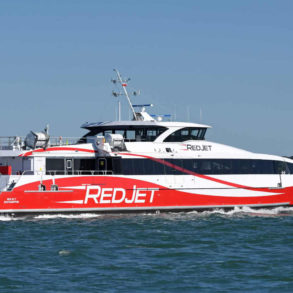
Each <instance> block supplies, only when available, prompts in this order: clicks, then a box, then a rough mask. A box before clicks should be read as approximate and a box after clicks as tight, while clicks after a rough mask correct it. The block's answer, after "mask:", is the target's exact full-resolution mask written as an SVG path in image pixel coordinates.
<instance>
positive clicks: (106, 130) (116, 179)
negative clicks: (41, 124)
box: [0, 70, 293, 215]
mask: <svg viewBox="0 0 293 293" xmlns="http://www.w3.org/2000/svg"><path fill="white" fill-rule="evenodd" d="M115 72H116V74H117V78H116V79H113V80H112V81H113V83H115V84H116V85H118V86H119V87H120V88H121V92H113V95H114V96H116V97H118V98H119V96H120V95H121V94H123V95H124V96H125V97H126V99H127V101H128V104H129V107H130V110H131V112H132V115H133V119H132V120H129V121H122V120H121V118H120V117H121V115H120V107H119V111H118V113H119V115H118V119H117V121H112V122H95V123H85V124H83V125H82V128H83V129H86V130H87V133H86V134H85V135H84V136H83V137H81V138H79V139H75V140H73V139H70V138H62V137H59V138H52V137H50V136H49V131H48V127H47V128H46V129H45V130H44V131H42V132H34V131H31V132H30V133H29V134H28V135H27V136H26V137H25V138H22V137H17V136H14V137H0V213H4V214H15V215H18V214H23V213H64V212H69V213H74V212H78V213H79V212H95V213H100V212H101V213H102V212H107V213H113V212H139V211H151V212H157V211H186V210H203V209H216V208H223V209H228V208H234V207H244V206H248V207H254V208H259V207H276V206H290V205H292V204H293V160H291V159H290V158H285V157H281V156H274V155H265V154H258V153H253V152H249V151H245V150H243V149H239V148H235V147H231V146H228V145H223V144H219V143H215V142H211V141H207V140H205V135H206V132H207V131H208V129H209V128H210V126H208V125H204V124H197V123H188V122H175V121H165V120H164V119H165V117H163V116H168V115H159V116H155V115H150V114H149V113H148V112H147V110H146V108H147V106H150V105H147V104H144V105H133V104H132V102H131V99H130V95H129V93H128V90H127V83H128V80H125V79H123V78H122V76H121V74H120V73H119V71H118V70H115ZM134 94H137V92H135V93H134ZM119 105H120V104H119ZM167 118H168V117H167Z"/></svg>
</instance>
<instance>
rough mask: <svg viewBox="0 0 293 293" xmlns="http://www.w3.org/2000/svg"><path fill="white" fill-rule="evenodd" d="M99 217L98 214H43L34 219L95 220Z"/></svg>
mask: <svg viewBox="0 0 293 293" xmlns="http://www.w3.org/2000/svg"><path fill="white" fill-rule="evenodd" d="M99 216H100V215H98V214H90V213H85V214H54V215H50V214H44V215H38V216H35V217H34V219H57V218H63V219H88V218H97V217H99Z"/></svg>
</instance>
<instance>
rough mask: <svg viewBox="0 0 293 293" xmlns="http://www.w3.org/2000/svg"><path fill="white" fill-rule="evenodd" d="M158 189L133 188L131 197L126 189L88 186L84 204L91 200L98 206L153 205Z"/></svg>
mask: <svg viewBox="0 0 293 293" xmlns="http://www.w3.org/2000/svg"><path fill="white" fill-rule="evenodd" d="M157 190H159V189H158V188H152V189H151V190H148V189H147V188H136V186H135V185H134V186H133V191H132V193H131V195H130V196H129V195H127V194H126V190H125V189H124V188H119V187H115V188H101V187H100V186H99V185H96V186H87V188H86V194H85V199H84V202H83V203H84V204H87V203H88V202H89V201H90V200H91V201H94V202H95V203H96V204H109V203H114V204H115V203H127V204H131V203H152V202H153V200H154V196H155V192H156V191H157Z"/></svg>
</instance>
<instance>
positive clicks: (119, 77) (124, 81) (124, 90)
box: [111, 69, 139, 120]
mask: <svg viewBox="0 0 293 293" xmlns="http://www.w3.org/2000/svg"><path fill="white" fill-rule="evenodd" d="M113 70H114V71H115V72H116V74H117V77H118V80H116V79H112V80H111V81H112V82H113V84H117V83H118V82H119V83H120V84H121V86H122V89H123V92H124V95H125V96H126V98H127V101H128V104H129V107H130V109H131V111H132V113H133V117H134V120H138V119H137V115H136V113H135V111H134V109H133V106H132V103H131V100H130V97H129V95H128V92H127V90H126V87H127V82H128V81H130V78H127V79H122V77H121V75H120V72H119V71H118V70H117V69H113ZM138 94H139V91H135V92H133V95H134V96H137V95H138ZM112 95H113V96H114V97H116V98H118V97H119V96H121V95H123V93H120V92H115V91H112ZM119 116H120V114H119Z"/></svg>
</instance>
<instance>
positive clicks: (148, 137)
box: [79, 125, 167, 143]
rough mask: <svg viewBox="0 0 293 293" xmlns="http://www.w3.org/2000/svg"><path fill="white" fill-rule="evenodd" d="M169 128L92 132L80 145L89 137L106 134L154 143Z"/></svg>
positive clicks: (119, 129) (157, 127) (117, 128)
mask: <svg viewBox="0 0 293 293" xmlns="http://www.w3.org/2000/svg"><path fill="white" fill-rule="evenodd" d="M166 130H167V128H166V127H163V126H132V125H131V126H130V125H128V126H127V125H125V126H117V127H115V128H111V129H109V128H107V129H105V128H103V127H99V128H97V129H93V130H91V131H90V132H89V133H87V134H86V135H84V136H83V137H82V138H81V139H80V140H79V143H83V142H85V141H86V137H87V136H105V134H106V133H115V134H121V135H122V136H123V138H124V139H125V141H154V140H155V139H156V138H157V137H158V136H159V135H160V134H162V133H163V132H164V131H166Z"/></svg>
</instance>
